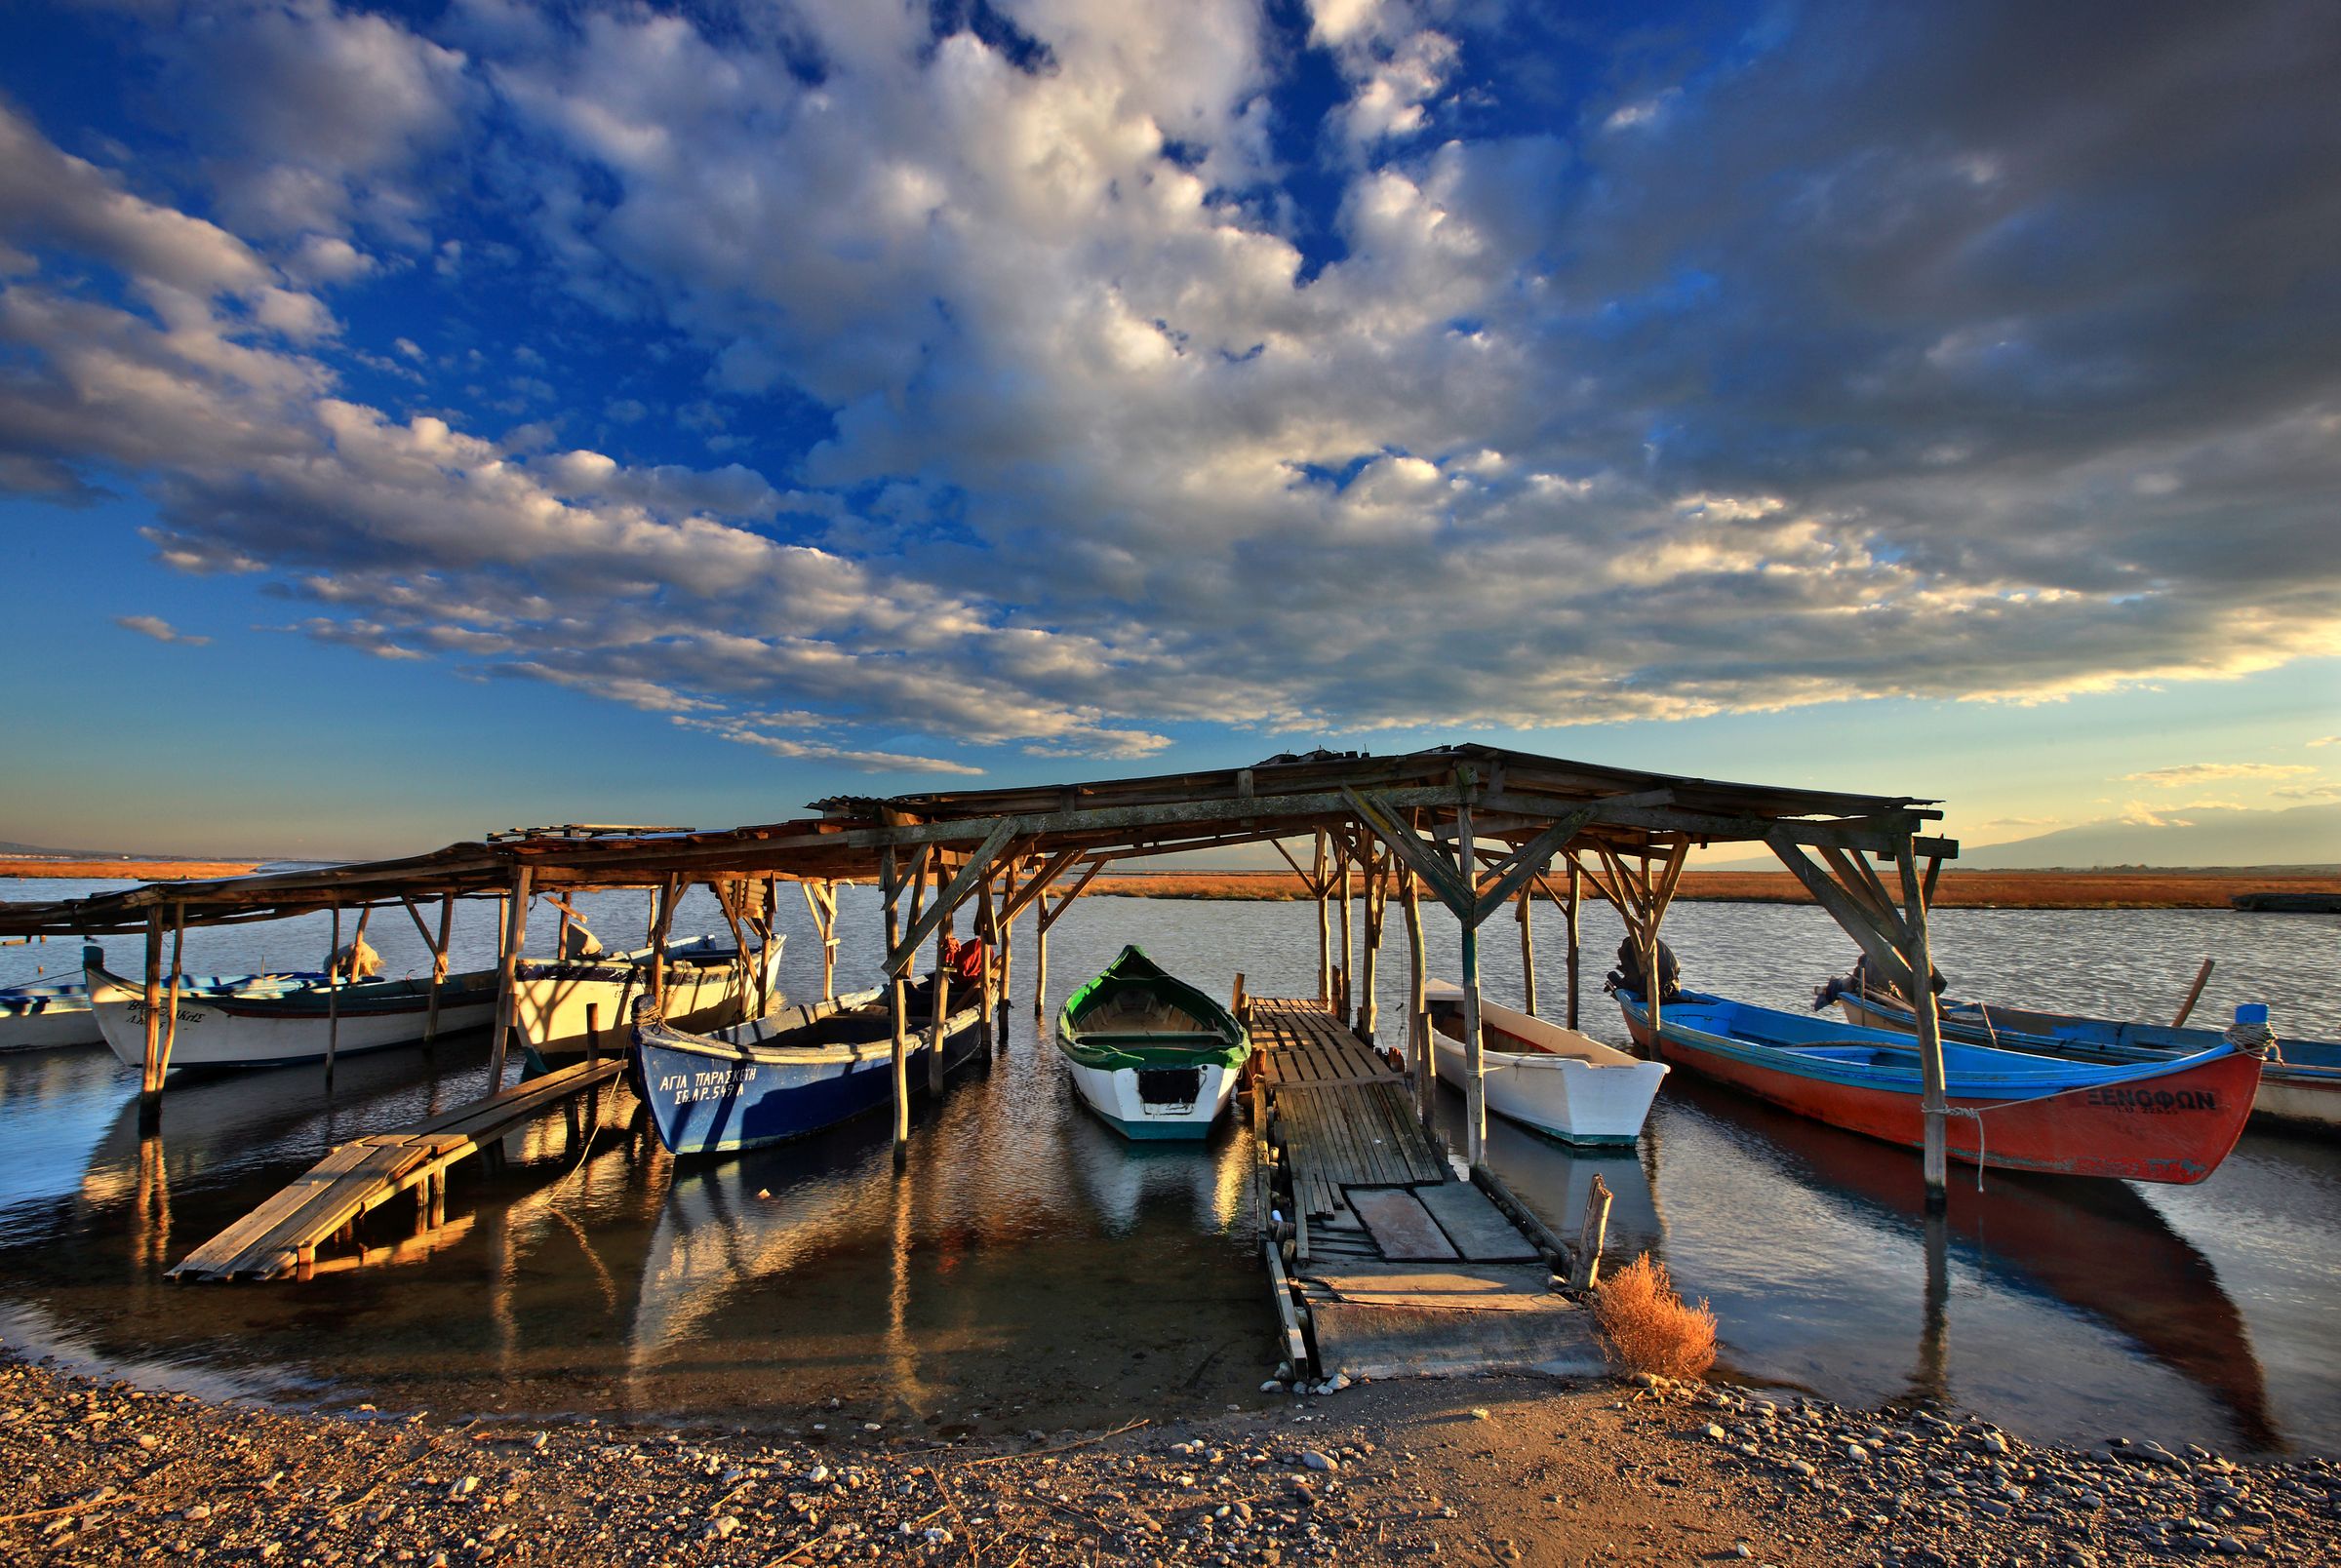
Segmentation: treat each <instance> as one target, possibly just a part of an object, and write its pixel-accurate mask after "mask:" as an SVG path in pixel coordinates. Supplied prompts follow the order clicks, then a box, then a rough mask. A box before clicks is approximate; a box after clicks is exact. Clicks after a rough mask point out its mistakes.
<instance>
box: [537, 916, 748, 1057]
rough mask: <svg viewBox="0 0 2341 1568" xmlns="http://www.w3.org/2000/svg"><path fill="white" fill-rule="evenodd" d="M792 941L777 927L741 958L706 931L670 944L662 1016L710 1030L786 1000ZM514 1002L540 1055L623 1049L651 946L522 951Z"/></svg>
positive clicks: (646, 980)
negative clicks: (783, 989)
mask: <svg viewBox="0 0 2341 1568" xmlns="http://www.w3.org/2000/svg"><path fill="white" fill-rule="evenodd" d="M787 941H788V936H787V934H786V933H785V932H779V931H775V932H774V933H773V939H772V940H771V941H770V942H766V943H762V944H760V945H757V946H754V947H751V948H750V949H749V950H748V961H747V962H746V963H745V964H744V965H743V964H742V963H741V962H740V961H739V947H738V944H736V943H734V942H733V941H732V940H731V939H730V938H728V937H717V936H701V937H694V938H691V939H689V940H683V941H672V942H669V943H667V945H666V974H665V985H666V996H665V1004H666V1009H665V1014H664V1016H663V1017H662V1018H660V1020H659V1021H660V1022H661V1023H663V1024H665V1025H666V1026H667V1027H669V1028H670V1029H676V1030H680V1031H682V1032H683V1033H685V1034H692V1035H711V1034H714V1033H715V1032H716V1031H718V1030H722V1029H729V1028H731V1027H732V1026H733V1025H734V1024H737V1023H742V1022H744V1021H746V1020H748V1019H751V1018H754V1017H756V1016H757V1015H758V1014H759V1013H760V1012H767V1011H770V1010H772V1009H773V1008H775V1007H777V1006H779V1005H780V1004H781V997H780V955H781V952H782V950H783V948H784V947H785V945H786V943H787ZM514 981H515V983H514V985H513V988H512V1003H513V1007H514V1009H515V1015H516V1016H517V1017H518V1018H519V1020H520V1035H521V1039H525V1040H527V1041H528V1042H529V1044H530V1046H531V1047H533V1048H534V1049H535V1050H536V1054H537V1055H539V1056H546V1057H552V1056H582V1055H584V1054H585V1053H586V1051H587V1050H588V1049H589V1048H592V1047H596V1046H598V1047H599V1048H600V1050H601V1051H602V1053H603V1054H604V1055H608V1056H616V1055H619V1054H621V1053H622V1052H624V1050H625V1049H626V1047H627V1045H628V1044H630V1043H631V1042H632V1040H633V1039H634V1022H633V1020H634V999H635V998H636V997H638V996H643V995H646V994H647V993H648V992H649V990H650V985H651V949H649V948H647V947H646V948H640V949H637V950H636V951H634V952H631V953H601V954H596V955H594V956H593V957H592V958H580V959H531V958H523V959H522V960H520V964H519V967H518V969H517V970H516V971H515V976H514Z"/></svg>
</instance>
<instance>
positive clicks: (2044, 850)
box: [1691, 804, 2341, 873]
mask: <svg viewBox="0 0 2341 1568" xmlns="http://www.w3.org/2000/svg"><path fill="white" fill-rule="evenodd" d="M1948 826H1949V828H1950V829H1951V832H1952V836H1953V837H1957V836H1958V833H1957V829H1958V825H1957V824H1956V823H1952V824H1948ZM2336 863H2341V804H2334V805H2296V806H2292V807H2290V808H2288V809H2286V810H2282V811H2250V810H2229V809H2223V808H2219V807H2210V806H2197V807H2192V808H2189V809H2186V810H2173V811H2171V812H2170V813H2169V814H2168V818H2167V820H2165V821H2164V822H2162V824H2161V825H2160V826H2156V827H2146V826H2142V825H2140V824H2137V823H2132V822H2116V821H2113V820H2111V819H2108V820H2106V821H2104V822H2084V823H2083V824H2082V825H2081V826H2080V827H2078V828H2060V829H2058V830H2057V831H2056V832H2054V833H2043V834H2039V835H2036V836H2035V837H2033V838H2030V839H2014V840H2010V841H2009V842H2008V843H1993V844H1981V845H1978V846H1976V847H1974V848H1963V849H1962V850H1961V851H1960V855H1959V858H1958V859H1957V860H1955V861H1952V862H1951V866H1952V867H1953V868H1956V869H1958V870H1962V871H2045V870H2048V869H2050V868H2052V867H2054V868H2058V869H2062V870H2068V871H2089V870H2095V869H2097V868H2100V867H2103V868H2108V869H2110V868H2112V867H2116V866H2124V867H2146V866H2151V867H2155V868H2157V869H2162V870H2182V869H2186V868H2191V867H2206V868H2207V867H2212V866H2219V867H2228V868H2237V869H2240V868H2243V867H2250V868H2252V869H2254V870H2261V871H2278V870H2282V871H2314V872H2328V873H2329V872H2330V871H2332V869H2333V868H2334V866H2335V864H2336ZM1691 869H1692V870H1693V871H1778V870H1780V869H1781V868H1780V862H1779V861H1777V860H1775V859H1773V858H1772V857H1771V856H1770V855H1759V856H1748V855H1735V856H1733V857H1732V858H1731V859H1729V860H1720V859H1719V860H1694V861H1692V862H1691Z"/></svg>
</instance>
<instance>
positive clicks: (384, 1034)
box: [87, 965, 496, 1072]
mask: <svg viewBox="0 0 2341 1568" xmlns="http://www.w3.org/2000/svg"><path fill="white" fill-rule="evenodd" d="M87 972H88V975H89V983H90V1005H91V1009H92V1010H93V1011H94V1012H95V1013H96V1014H97V1015H98V1025H99V1029H100V1030H101V1031H103V1033H104V1036H105V1043H106V1045H107V1046H108V1047H109V1048H110V1049H111V1050H112V1051H113V1053H114V1055H115V1056H116V1057H117V1058H119V1059H120V1060H121V1061H122V1062H123V1063H124V1065H126V1066H129V1067H143V1066H144V1064H145V1060H146V988H145V987H143V986H134V985H132V984H131V983H130V982H129V981H127V980H124V979H123V978H122V977H121V976H119V975H116V974H113V973H110V972H109V971H107V970H105V969H101V968H99V967H97V966H95V965H93V966H91V967H90V968H89V970H88V971H87ZM495 986H496V976H495V975H493V974H490V973H487V972H485V971H482V972H480V973H477V974H467V975H450V976H448V977H447V979H446V980H445V981H444V982H443V983H442V985H441V989H440V1002H439V1033H440V1034H442V1035H452V1034H454V1033H456V1031H457V1030H463V1029H477V1028H482V1027H485V1026H486V1025H488V1024H489V1023H491V1022H493V1021H494V1019H495V1015H496V990H495ZM167 995H168V994H167V991H166V997H167ZM166 1005H168V1001H167V1000H166ZM334 1011H335V1009H334V1007H333V1004H332V1003H331V1002H330V1001H329V999H328V997H327V995H326V990H325V988H324V987H323V986H301V987H297V988H295V989H293V990H291V991H283V992H278V993H276V994H273V995H247V996H233V995H230V996H219V995H207V994H202V993H195V994H190V993H187V992H185V991H182V992H181V993H180V995H179V1007H178V1011H177V1027H176V1029H175V1030H174V1031H173V1038H172V1046H171V1069H172V1071H173V1072H178V1071H179V1070H180V1069H182V1068H207V1069H219V1068H239V1067H290V1066H293V1065H295V1064H297V1063H301V1062H322V1061H324V1060H325V1058H326V1054H327V1051H328V1048H329V1041H330V1044H331V1049H332V1052H333V1054H334V1055H336V1056H337V1057H338V1056H355V1055H358V1054H360V1053H361V1052H365V1051H378V1050H388V1049H391V1048H392V1047H395V1046H399V1045H412V1044H415V1043H417V1042H418V1041H420V1040H421V1039H422V1036H423V1030H424V1029H425V1027H426V1026H427V1021H428V1019H429V1015H430V998H429V992H428V989H427V987H425V986H424V985H423V984H422V983H421V982H418V981H412V980H396V981H372V980H369V981H360V982H358V983H357V984H355V985H348V986H344V987H342V988H341V1000H340V1003H339V1008H338V1011H339V1015H340V1016H339V1023H338V1025H336V1023H335V1022H334V1017H333V1014H334Z"/></svg>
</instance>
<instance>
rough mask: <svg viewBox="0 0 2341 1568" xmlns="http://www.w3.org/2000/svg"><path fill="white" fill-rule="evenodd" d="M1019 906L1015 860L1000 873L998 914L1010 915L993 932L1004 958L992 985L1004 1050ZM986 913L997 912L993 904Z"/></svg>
mask: <svg viewBox="0 0 2341 1568" xmlns="http://www.w3.org/2000/svg"><path fill="white" fill-rule="evenodd" d="M1015 907H1016V868H1015V865H1014V863H1013V862H1011V863H1010V864H1009V866H1008V868H1007V869H1006V870H1004V871H1002V872H1001V873H1000V902H999V909H998V913H999V914H1001V915H1007V916H1008V918H1007V919H1006V920H1003V921H1000V922H999V924H998V926H997V928H996V929H994V930H993V932H992V941H993V944H994V947H995V950H996V951H997V952H998V954H999V957H1000V961H999V967H998V968H996V969H994V970H993V971H992V986H991V990H990V993H989V995H990V996H991V998H992V1001H993V1009H994V1010H995V1011H996V1012H997V1013H998V1014H999V1024H998V1029H999V1039H1000V1049H1002V1050H1003V1051H1005V1050H1007V1049H1008V996H1009V991H1008V986H1009V982H1010V981H1011V980H1012V979H1013V978H1014V975H1015V970H1014V965H1013V964H1012V962H1011V961H1010V960H1011V957H1012V952H1013V948H1014V940H1013V939H1014V937H1015V934H1016V918H1015V916H1013V915H1012V914H1009V913H1008V912H1009V911H1011V910H1012V909H1014V908H1015ZM984 914H985V915H986V916H987V917H989V916H992V915H993V914H994V911H993V909H992V907H991V906H990V905H986V906H985V908H984Z"/></svg>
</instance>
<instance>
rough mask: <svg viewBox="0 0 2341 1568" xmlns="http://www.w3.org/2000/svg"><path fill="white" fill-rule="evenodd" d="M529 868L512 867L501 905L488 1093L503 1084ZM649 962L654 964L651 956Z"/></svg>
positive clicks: (526, 921)
mask: <svg viewBox="0 0 2341 1568" xmlns="http://www.w3.org/2000/svg"><path fill="white" fill-rule="evenodd" d="M529 876H530V872H529V867H528V866H527V865H526V864H522V865H518V866H515V867H513V868H512V898H511V902H510V903H508V904H506V905H505V906H504V934H503V942H502V944H501V946H502V951H501V952H499V953H498V954H497V955H496V1038H495V1039H492V1040H490V1041H489V1044H488V1092H489V1093H490V1094H494V1093H496V1091H497V1090H499V1089H501V1088H502V1087H503V1086H504V1052H505V1048H506V1046H505V1041H506V1038H507V1037H508V1036H509V1035H510V1033H511V1030H512V1009H513V1004H514V1002H515V1001H516V1000H518V999H517V998H516V997H515V996H514V994H513V993H514V988H515V983H516V980H517V971H518V970H519V967H520V947H521V943H522V942H524V941H526V940H527V938H528V931H529ZM664 923H665V912H664V911H663V910H661V911H660V924H661V926H662V927H663V925H664ZM659 942H660V945H661V947H663V946H664V943H665V932H664V930H663V929H661V931H660V932H659ZM652 961H653V963H654V965H655V963H656V960H655V958H654V959H653V960H652ZM652 973H653V975H654V976H655V975H656V973H657V970H656V969H655V967H654V968H653V970H652ZM654 995H655V993H654ZM659 1016H660V1017H664V1016H665V1013H664V1012H663V1011H661V1012H660V1014H659Z"/></svg>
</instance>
